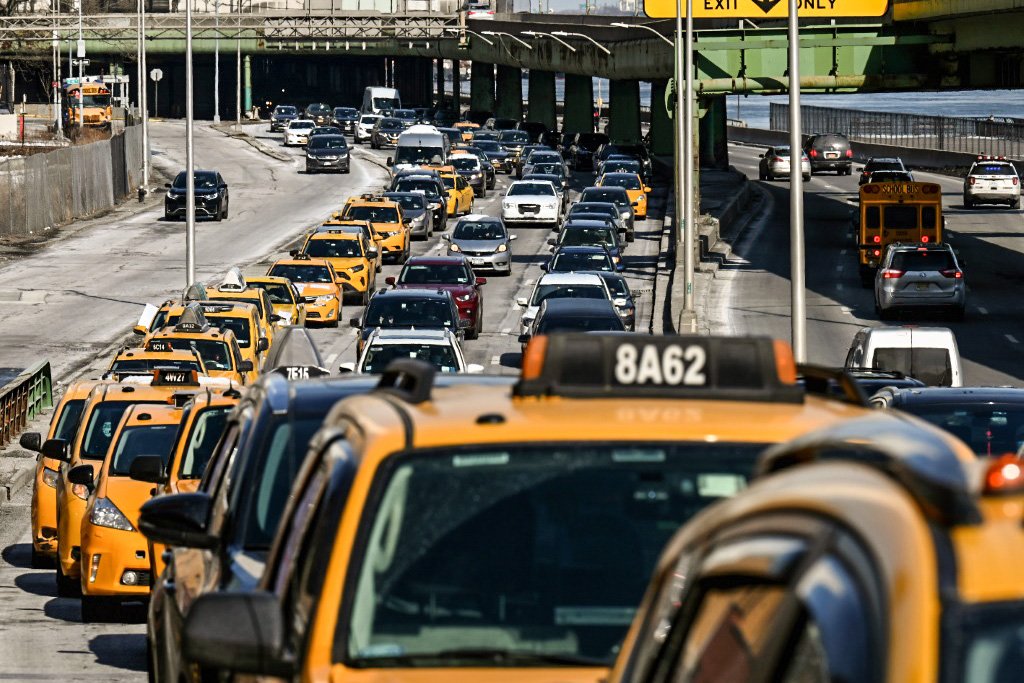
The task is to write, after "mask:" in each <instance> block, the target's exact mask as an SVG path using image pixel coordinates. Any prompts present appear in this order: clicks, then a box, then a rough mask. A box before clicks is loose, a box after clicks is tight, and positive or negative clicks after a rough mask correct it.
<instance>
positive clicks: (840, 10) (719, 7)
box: [644, 0, 889, 19]
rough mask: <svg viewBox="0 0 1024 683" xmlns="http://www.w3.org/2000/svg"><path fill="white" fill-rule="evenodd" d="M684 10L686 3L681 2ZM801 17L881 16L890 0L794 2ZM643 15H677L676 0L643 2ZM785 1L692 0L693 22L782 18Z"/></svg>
mask: <svg viewBox="0 0 1024 683" xmlns="http://www.w3.org/2000/svg"><path fill="white" fill-rule="evenodd" d="M682 4H683V11H684V12H685V11H686V2H685V0H684V1H683V3H682ZM796 4H797V14H799V15H800V16H801V17H819V18H821V17H824V18H828V19H832V18H838V17H880V16H882V15H883V14H885V11H886V10H887V9H888V8H889V0H797V3H796ZM644 12H646V13H647V16H649V17H651V18H653V19H668V18H672V17H675V16H676V0H644ZM788 16H789V2H788V0H693V18H694V19H785V18H786V17H788Z"/></svg>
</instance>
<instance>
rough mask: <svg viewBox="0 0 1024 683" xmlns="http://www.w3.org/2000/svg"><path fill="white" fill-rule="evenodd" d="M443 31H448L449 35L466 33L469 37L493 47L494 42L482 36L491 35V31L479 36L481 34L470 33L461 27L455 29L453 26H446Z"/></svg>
mask: <svg viewBox="0 0 1024 683" xmlns="http://www.w3.org/2000/svg"><path fill="white" fill-rule="evenodd" d="M444 30H445V31H448V32H449V33H460V34H461V33H468V34H470V35H473V36H476V37H477V38H479V39H480V40H482V41H484V42H485V43H487V44H488V45H491V46H493V45H494V41H493V40H488V39H487V38H485V37H484V34H490V33H492V32H491V31H484V33H483V34H481V33H478V32H476V31H471V30H469V29H468V28H461V27H460V28H455V27H454V26H447V27H445V29H444Z"/></svg>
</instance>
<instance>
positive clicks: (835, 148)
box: [804, 133, 853, 175]
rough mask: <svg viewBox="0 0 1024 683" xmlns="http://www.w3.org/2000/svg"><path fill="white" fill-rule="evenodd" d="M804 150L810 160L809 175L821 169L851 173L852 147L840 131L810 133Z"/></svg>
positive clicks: (842, 173)
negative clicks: (820, 133)
mask: <svg viewBox="0 0 1024 683" xmlns="http://www.w3.org/2000/svg"><path fill="white" fill-rule="evenodd" d="M804 151H805V152H807V158H808V159H810V160H811V175H814V174H815V173H820V172H821V171H835V172H836V175H850V174H851V173H853V148H852V147H850V139H849V138H848V137H846V136H845V135H843V134H842V133H825V134H822V135H812V136H811V137H810V138H808V139H807V144H806V145H805V146H804Z"/></svg>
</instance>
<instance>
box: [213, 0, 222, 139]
mask: <svg viewBox="0 0 1024 683" xmlns="http://www.w3.org/2000/svg"><path fill="white" fill-rule="evenodd" d="M213 26H214V33H213V122H214V123H219V122H220V0H214V3H213Z"/></svg>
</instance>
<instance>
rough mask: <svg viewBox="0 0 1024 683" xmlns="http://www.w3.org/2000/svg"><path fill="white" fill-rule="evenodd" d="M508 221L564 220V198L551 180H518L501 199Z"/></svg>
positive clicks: (554, 222) (503, 216) (502, 215)
mask: <svg viewBox="0 0 1024 683" xmlns="http://www.w3.org/2000/svg"><path fill="white" fill-rule="evenodd" d="M501 218H502V219H503V220H504V221H505V222H506V223H551V224H553V225H558V223H559V222H560V221H561V220H562V200H561V199H560V198H559V196H558V192H557V191H556V190H555V186H554V184H553V183H552V182H551V181H549V180H517V181H515V182H514V183H512V184H511V185H509V188H508V192H506V193H505V196H504V197H503V198H502V200H501Z"/></svg>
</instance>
